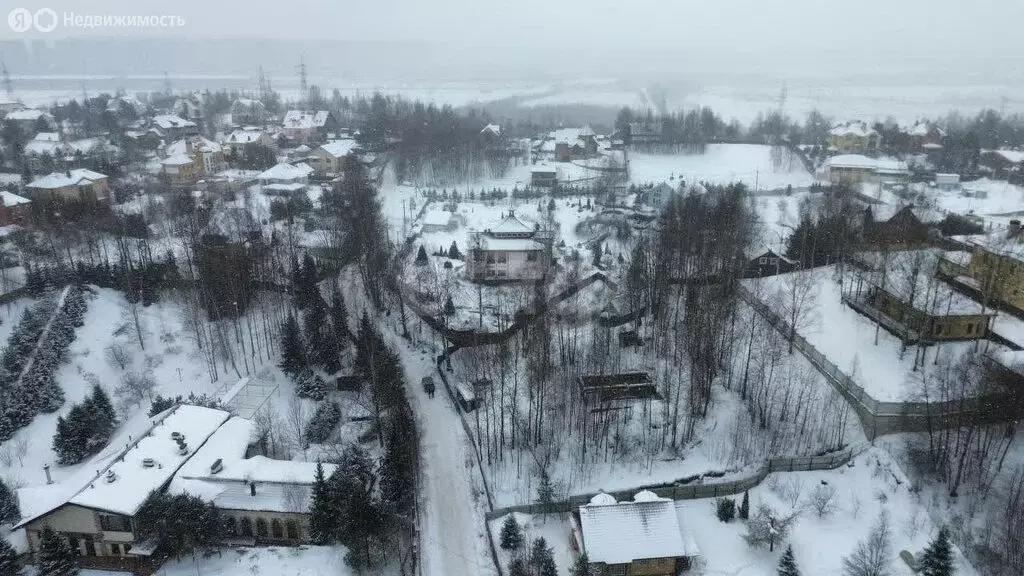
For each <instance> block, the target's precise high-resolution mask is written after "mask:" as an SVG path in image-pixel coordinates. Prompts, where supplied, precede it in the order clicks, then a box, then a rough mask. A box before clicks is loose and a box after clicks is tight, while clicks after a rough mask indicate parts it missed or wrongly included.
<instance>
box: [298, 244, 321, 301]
mask: <svg viewBox="0 0 1024 576" xmlns="http://www.w3.org/2000/svg"><path fill="white" fill-rule="evenodd" d="M316 282H317V270H316V261H314V260H313V257H312V256H310V255H309V254H308V253H307V254H305V255H304V256H303V257H302V286H301V288H302V292H303V296H304V297H305V298H306V302H307V303H308V302H310V301H311V299H312V298H313V296H314V295H318V294H320V288H318V287H317V285H316Z"/></svg>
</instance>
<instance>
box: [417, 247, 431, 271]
mask: <svg viewBox="0 0 1024 576" xmlns="http://www.w3.org/2000/svg"><path fill="white" fill-rule="evenodd" d="M429 261H430V260H429V259H427V251H426V249H425V248H423V245H422V244H420V249H419V252H417V253H416V265H417V266H425V265H426V264H427V262H429Z"/></svg>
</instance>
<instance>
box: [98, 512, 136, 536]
mask: <svg viewBox="0 0 1024 576" xmlns="http://www.w3.org/2000/svg"><path fill="white" fill-rule="evenodd" d="M100 528H101V529H102V530H103V531H104V532H131V531H132V519H131V518H129V517H127V516H121V515H119V514H100Z"/></svg>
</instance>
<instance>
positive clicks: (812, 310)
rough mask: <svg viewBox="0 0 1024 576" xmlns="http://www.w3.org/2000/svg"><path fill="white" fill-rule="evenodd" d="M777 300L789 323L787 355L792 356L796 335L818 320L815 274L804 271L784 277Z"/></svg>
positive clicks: (816, 278)
mask: <svg viewBox="0 0 1024 576" xmlns="http://www.w3.org/2000/svg"><path fill="white" fill-rule="evenodd" d="M777 298H778V302H779V305H780V308H781V310H782V316H783V318H785V319H786V322H788V323H789V353H790V354H792V353H793V340H795V339H796V335H797V333H798V332H800V331H801V330H805V329H807V328H811V327H812V326H813V325H814V324H815V323H816V322H817V319H818V313H817V302H818V274H817V272H815V271H813V270H806V271H800V272H792V273H790V274H786V275H784V276H783V277H782V288H781V290H780V291H779V293H778V295H777Z"/></svg>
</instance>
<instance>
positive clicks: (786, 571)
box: [778, 545, 800, 576]
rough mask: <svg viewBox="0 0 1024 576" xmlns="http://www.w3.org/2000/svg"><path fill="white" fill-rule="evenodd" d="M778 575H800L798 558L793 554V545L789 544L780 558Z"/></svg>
mask: <svg viewBox="0 0 1024 576" xmlns="http://www.w3.org/2000/svg"><path fill="white" fill-rule="evenodd" d="M778 576H800V570H799V569H798V568H797V567H796V558H795V557H794V556H793V546H792V545H790V546H787V547H786V551H785V552H783V554H782V558H781V559H780V560H779V572H778Z"/></svg>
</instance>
